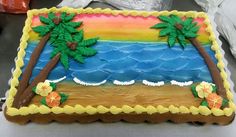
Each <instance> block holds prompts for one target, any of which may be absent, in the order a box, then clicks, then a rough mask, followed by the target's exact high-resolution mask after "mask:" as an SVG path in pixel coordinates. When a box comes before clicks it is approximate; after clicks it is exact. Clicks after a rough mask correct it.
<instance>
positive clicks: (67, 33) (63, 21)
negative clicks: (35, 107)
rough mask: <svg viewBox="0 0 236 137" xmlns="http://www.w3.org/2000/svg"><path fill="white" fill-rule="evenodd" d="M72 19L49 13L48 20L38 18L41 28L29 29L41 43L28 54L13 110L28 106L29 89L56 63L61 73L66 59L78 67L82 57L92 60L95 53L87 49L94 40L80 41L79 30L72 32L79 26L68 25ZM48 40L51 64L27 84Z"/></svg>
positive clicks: (67, 64)
mask: <svg viewBox="0 0 236 137" xmlns="http://www.w3.org/2000/svg"><path fill="white" fill-rule="evenodd" d="M74 16H75V14H69V15H67V14H66V13H65V12H63V13H61V15H60V16H56V15H55V14H54V13H49V14H48V18H46V17H43V16H40V17H39V18H40V21H41V22H42V23H43V24H44V25H41V26H37V27H34V28H32V29H33V30H34V31H35V32H37V33H39V36H42V39H41V40H40V42H39V44H38V45H37V47H36V48H35V49H34V51H33V53H32V54H31V57H30V60H29V63H28V64H27V66H26V69H25V71H24V72H23V74H22V76H21V80H20V82H19V86H18V91H17V94H16V96H15V99H14V102H13V106H14V107H16V108H19V107H21V106H26V105H28V104H29V103H30V101H31V99H32V98H33V97H34V95H35V94H34V93H33V92H32V88H33V87H34V86H36V85H37V83H39V82H42V81H44V80H46V79H47V77H48V75H49V73H50V72H51V70H52V69H53V68H54V67H55V66H56V64H57V63H58V62H59V61H60V62H61V63H62V65H63V66H64V68H65V69H68V68H69V57H71V58H72V59H74V60H76V61H78V62H80V63H84V59H85V57H89V56H93V55H95V54H96V53H97V51H96V50H95V49H93V48H91V47H90V46H92V45H94V44H95V43H96V42H97V38H91V39H87V40H84V37H83V30H77V29H76V28H78V27H80V26H81V24H82V22H72V19H73V18H74ZM48 40H49V42H50V43H51V45H52V46H53V51H52V53H51V60H50V61H49V62H48V63H47V64H46V66H45V67H44V68H43V69H42V70H41V71H40V73H39V74H38V75H37V76H36V77H35V78H34V79H33V81H32V82H31V83H29V79H30V77H31V74H32V71H33V68H34V66H35V65H36V63H37V60H38V58H39V56H40V53H41V52H42V50H43V48H44V47H45V44H46V42H47V41H48Z"/></svg>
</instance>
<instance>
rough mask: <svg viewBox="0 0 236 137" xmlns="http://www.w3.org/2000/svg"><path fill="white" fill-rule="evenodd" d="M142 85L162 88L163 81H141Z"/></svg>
mask: <svg viewBox="0 0 236 137" xmlns="http://www.w3.org/2000/svg"><path fill="white" fill-rule="evenodd" d="M143 84H144V85H147V86H153V87H154V86H162V85H164V84H165V82H164V81H159V82H151V81H147V80H143Z"/></svg>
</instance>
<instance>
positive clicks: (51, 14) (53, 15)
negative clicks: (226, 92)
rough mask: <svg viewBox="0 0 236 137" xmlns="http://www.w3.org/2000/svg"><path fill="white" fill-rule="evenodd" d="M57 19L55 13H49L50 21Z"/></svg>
mask: <svg viewBox="0 0 236 137" xmlns="http://www.w3.org/2000/svg"><path fill="white" fill-rule="evenodd" d="M55 17H56V15H55V14H54V13H53V12H50V13H48V18H49V19H50V20H53V19H54V18H55Z"/></svg>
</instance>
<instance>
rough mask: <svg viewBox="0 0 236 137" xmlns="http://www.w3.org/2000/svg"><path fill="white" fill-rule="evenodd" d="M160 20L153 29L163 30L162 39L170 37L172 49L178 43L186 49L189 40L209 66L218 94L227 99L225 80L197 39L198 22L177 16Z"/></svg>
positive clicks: (160, 17) (161, 31) (161, 32)
mask: <svg viewBox="0 0 236 137" xmlns="http://www.w3.org/2000/svg"><path fill="white" fill-rule="evenodd" d="M158 18H159V19H160V20H161V21H162V22H161V23H158V24H155V25H154V26H152V27H151V28H152V29H161V30H160V33H159V35H160V36H162V37H163V36H168V44H169V46H170V47H172V46H174V45H175V42H176V41H178V42H179V43H180V45H181V46H182V47H185V46H186V44H187V43H186V39H187V40H189V41H190V43H191V44H192V45H193V46H194V47H195V48H196V50H197V51H198V52H199V54H200V55H201V56H202V57H203V59H204V61H205V63H206V64H207V66H208V69H209V71H210V74H211V77H212V80H213V82H214V83H215V85H216V87H217V93H218V94H219V95H220V96H222V97H224V98H225V97H226V90H225V88H224V86H223V79H222V78H221V75H220V72H219V70H218V68H217V66H216V65H215V63H214V61H213V60H212V59H211V57H210V56H209V54H208V53H207V52H206V50H205V49H204V47H203V46H202V45H201V43H200V42H199V41H198V40H197V38H196V37H197V32H198V30H199V26H197V22H193V18H186V19H184V20H183V19H181V18H180V17H178V16H176V15H170V16H159V17H158Z"/></svg>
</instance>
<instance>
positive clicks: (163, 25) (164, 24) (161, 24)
mask: <svg viewBox="0 0 236 137" xmlns="http://www.w3.org/2000/svg"><path fill="white" fill-rule="evenodd" d="M168 26H169V25H168V24H167V23H158V24H156V25H154V26H152V27H151V28H152V29H160V28H166V27H168Z"/></svg>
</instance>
